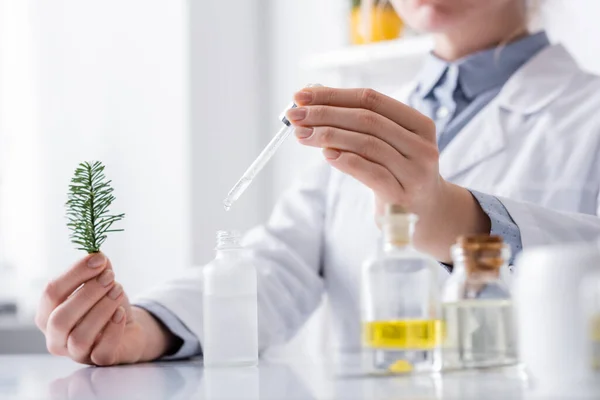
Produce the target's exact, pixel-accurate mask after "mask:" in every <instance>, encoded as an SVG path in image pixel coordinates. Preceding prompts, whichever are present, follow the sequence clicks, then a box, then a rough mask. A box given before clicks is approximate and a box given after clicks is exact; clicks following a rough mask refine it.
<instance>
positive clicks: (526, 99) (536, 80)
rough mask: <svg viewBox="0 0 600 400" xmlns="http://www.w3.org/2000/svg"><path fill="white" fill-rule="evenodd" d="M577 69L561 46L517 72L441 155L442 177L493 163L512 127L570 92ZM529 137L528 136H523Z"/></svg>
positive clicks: (449, 178)
mask: <svg viewBox="0 0 600 400" xmlns="http://www.w3.org/2000/svg"><path fill="white" fill-rule="evenodd" d="M578 70H579V69H578V66H577V64H576V62H575V61H574V59H573V58H572V57H571V55H570V54H569V53H568V52H567V50H566V49H565V48H564V47H563V46H561V45H553V46H549V47H548V48H547V49H545V50H542V51H541V52H540V54H537V55H536V56H534V58H533V59H532V60H531V61H529V62H528V63H527V64H526V65H524V66H523V67H522V68H521V69H520V70H518V71H517V72H516V73H515V74H514V75H513V76H512V77H511V78H510V79H509V80H508V82H507V83H506V84H505V85H504V87H503V89H502V90H501V91H500V93H499V94H498V96H497V97H496V98H495V99H494V100H492V101H491V102H490V104H488V106H487V107H485V108H484V109H483V110H482V111H481V112H479V114H478V115H477V116H476V117H475V118H473V120H472V121H471V122H470V123H469V124H467V125H466V126H465V128H463V130H462V131H461V132H459V134H458V135H456V137H455V138H454V139H453V140H452V141H451V142H450V143H449V144H448V146H446V148H445V149H444V150H443V151H442V153H441V155H440V173H441V175H442V176H443V177H444V178H445V179H447V180H452V179H453V178H455V177H456V176H458V175H460V174H464V173H466V172H468V171H469V170H470V169H472V168H473V167H475V166H477V165H478V164H480V163H481V162H483V161H487V160H490V159H493V156H494V155H496V154H498V153H500V152H502V151H503V150H504V149H505V148H506V145H507V141H508V140H509V137H510V135H511V134H512V133H513V132H509V131H508V130H509V128H507V127H510V126H514V124H511V123H509V121H510V120H511V118H513V117H518V118H521V117H524V116H527V115H531V114H534V113H538V112H541V111H543V110H544V109H545V108H547V106H548V105H549V104H550V103H552V101H553V100H555V99H556V98H557V97H558V96H560V94H561V93H562V92H563V91H564V90H565V89H567V88H568V85H569V83H570V82H571V79H572V78H573V76H574V75H575V74H576V73H577V71H578ZM524 134H526V132H525V133H524Z"/></svg>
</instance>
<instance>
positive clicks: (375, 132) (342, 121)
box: [287, 106, 423, 157]
mask: <svg viewBox="0 0 600 400" xmlns="http://www.w3.org/2000/svg"><path fill="white" fill-rule="evenodd" d="M287 116H288V119H289V120H290V121H291V122H292V123H293V124H294V125H296V126H302V127H315V126H332V127H334V128H339V129H345V130H349V131H355V132H361V133H365V134H369V135H371V136H375V137H377V138H379V139H381V140H383V141H385V142H387V143H389V144H390V145H391V146H392V147H393V148H394V149H396V151H398V152H400V153H402V154H403V155H405V156H406V157H410V156H411V154H414V153H415V149H417V148H418V146H419V144H420V143H422V142H423V138H420V137H419V136H417V135H414V134H412V133H411V132H409V131H408V130H406V129H405V128H403V127H402V126H400V125H398V124H396V123H395V122H393V121H391V120H389V119H387V118H386V117H383V116H381V115H379V114H377V113H375V112H373V111H369V110H363V109H352V108H342V107H332V106H307V107H298V108H294V109H292V110H289V111H288V113H287Z"/></svg>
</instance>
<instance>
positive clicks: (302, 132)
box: [296, 126, 313, 139]
mask: <svg viewBox="0 0 600 400" xmlns="http://www.w3.org/2000/svg"><path fill="white" fill-rule="evenodd" d="M312 134H313V128H305V127H303V126H299V127H298V128H296V137H297V138H298V139H306V138H307V137H310V136H311V135H312Z"/></svg>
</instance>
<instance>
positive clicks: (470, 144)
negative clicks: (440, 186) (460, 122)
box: [440, 102, 506, 180]
mask: <svg viewBox="0 0 600 400" xmlns="http://www.w3.org/2000/svg"><path fill="white" fill-rule="evenodd" d="M502 117H503V110H502V109H501V108H500V107H498V104H497V103H494V102H492V103H491V104H489V105H488V106H487V107H486V108H485V109H484V111H482V112H480V113H479V114H478V115H477V116H475V118H474V119H473V120H471V122H470V123H469V124H467V126H465V127H464V128H463V130H462V131H460V133H459V134H458V135H456V137H455V138H454V139H452V141H451V142H450V143H449V144H448V145H447V146H446V148H445V149H444V150H443V151H442V152H441V154H440V174H441V175H442V177H443V178H444V179H446V180H452V179H453V178H454V177H456V176H457V175H459V174H461V173H464V172H466V171H468V170H469V169H471V168H473V167H475V166H476V165H478V164H479V163H481V162H482V161H484V160H488V159H490V158H491V157H493V156H494V155H495V154H497V153H499V152H500V151H502V150H503V149H504V147H505V146H506V137H505V133H504V132H503V130H502V126H503V124H502Z"/></svg>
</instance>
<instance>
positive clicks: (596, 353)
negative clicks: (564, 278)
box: [581, 268, 600, 372]
mask: <svg viewBox="0 0 600 400" xmlns="http://www.w3.org/2000/svg"><path fill="white" fill-rule="evenodd" d="M599 270H600V268H599ZM581 289H582V290H581V292H582V296H581V297H582V301H583V304H582V306H583V307H582V309H583V310H584V318H585V321H586V333H587V337H588V345H589V350H588V351H587V353H588V354H589V356H590V364H591V366H592V368H593V369H594V370H596V371H598V372H600V271H595V272H594V273H592V274H590V275H588V276H586V277H585V278H584V280H583V282H582V287H581Z"/></svg>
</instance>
